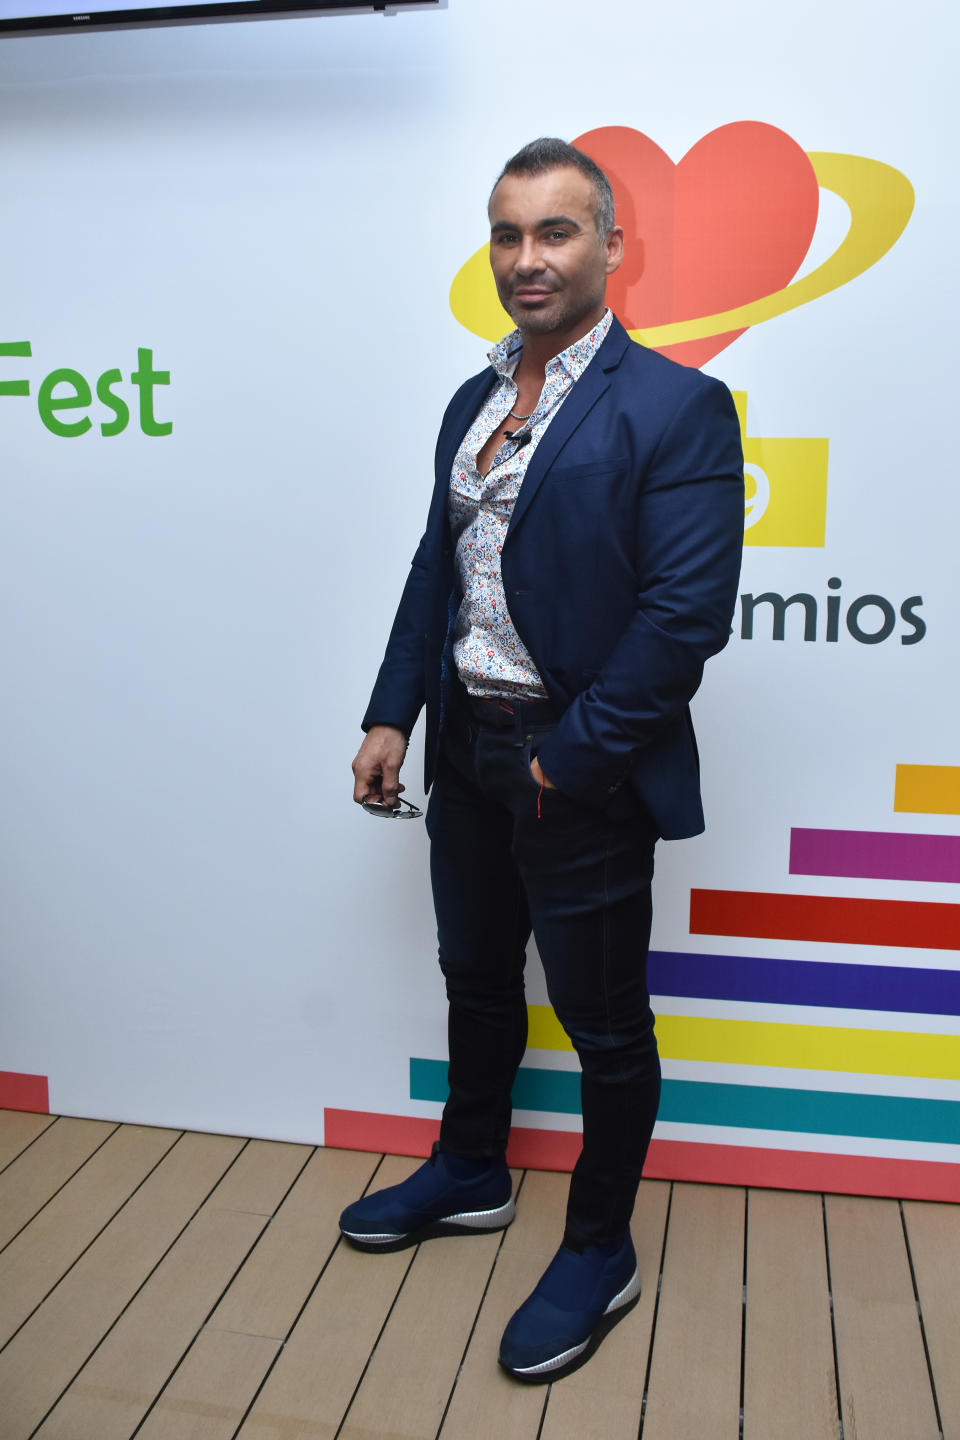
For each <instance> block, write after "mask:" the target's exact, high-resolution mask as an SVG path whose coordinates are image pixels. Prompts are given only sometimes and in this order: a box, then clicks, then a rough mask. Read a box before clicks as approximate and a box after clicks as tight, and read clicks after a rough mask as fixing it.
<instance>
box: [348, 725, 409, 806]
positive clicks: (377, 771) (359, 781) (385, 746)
mask: <svg viewBox="0 0 960 1440" xmlns="http://www.w3.org/2000/svg"><path fill="white" fill-rule="evenodd" d="M406 753H407V737H406V735H404V733H403V731H402V730H398V729H397V728H396V726H394V725H371V727H370V729H369V730H368V731H367V734H366V738H365V739H364V742H363V744H362V745H361V746H360V749H359V750H358V751H357V757H356V759H355V760H354V762H353V776H354V785H353V798H354V800H356V802H357V804H359V803H360V801H361V800H365V799H366V798H367V796H368V795H375V796H378V797H379V798H380V799H381V800H382V801H383V803H384V805H386V806H387V807H388V808H389V809H391V810H395V809H396V808H397V803H398V800H399V796H400V795H401V793H402V792H403V790H404V788H405V787H404V786H403V785H401V784H400V766H401V765H402V764H403V759H404V756H405V755H406Z"/></svg>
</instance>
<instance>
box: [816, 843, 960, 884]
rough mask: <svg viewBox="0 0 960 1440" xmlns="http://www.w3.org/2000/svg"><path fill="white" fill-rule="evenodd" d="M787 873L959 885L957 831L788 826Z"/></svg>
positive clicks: (959, 862)
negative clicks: (903, 831)
mask: <svg viewBox="0 0 960 1440" xmlns="http://www.w3.org/2000/svg"><path fill="white" fill-rule="evenodd" d="M790 874H791V875H842V876H845V877H856V878H858V879H862V880H939V881H947V882H950V883H954V884H956V883H960V835H900V834H897V833H895V832H889V831H883V830H797V829H794V830H791V831H790Z"/></svg>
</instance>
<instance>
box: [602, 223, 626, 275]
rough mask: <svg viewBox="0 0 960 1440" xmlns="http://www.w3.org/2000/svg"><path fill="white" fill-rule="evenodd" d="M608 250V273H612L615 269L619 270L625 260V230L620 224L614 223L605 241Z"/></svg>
mask: <svg viewBox="0 0 960 1440" xmlns="http://www.w3.org/2000/svg"><path fill="white" fill-rule="evenodd" d="M603 243H604V245H605V246H606V250H607V274H608V275H612V274H613V272H614V270H619V269H620V265H621V263H622V261H623V230H622V229H621V227H620V226H619V225H614V227H613V229H612V230H611V231H610V232H609V234H608V235H607V238H606V240H605V241H604V242H603Z"/></svg>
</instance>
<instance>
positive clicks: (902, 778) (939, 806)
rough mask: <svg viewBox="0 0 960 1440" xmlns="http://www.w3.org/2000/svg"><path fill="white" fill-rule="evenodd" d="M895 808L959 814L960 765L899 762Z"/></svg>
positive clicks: (894, 798) (921, 812)
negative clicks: (900, 763) (904, 763)
mask: <svg viewBox="0 0 960 1440" xmlns="http://www.w3.org/2000/svg"><path fill="white" fill-rule="evenodd" d="M893 808H894V810H905V811H909V812H911V813H912V814H917V815H960V765H898V766H897V781H896V786H895V787H894V795H893Z"/></svg>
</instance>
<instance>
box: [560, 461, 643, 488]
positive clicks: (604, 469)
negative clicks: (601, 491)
mask: <svg viewBox="0 0 960 1440" xmlns="http://www.w3.org/2000/svg"><path fill="white" fill-rule="evenodd" d="M629 467H630V458H629V456H627V455H623V456H618V457H617V458H616V459H614V460H594V461H587V462H586V463H585V464H583V465H554V466H553V468H552V469H551V470H550V471H549V472H548V474H547V481H548V483H549V484H551V485H569V484H572V483H573V482H574V481H576V480H581V481H588V480H592V479H595V480H598V481H609V480H611V479H612V478H614V477H615V476H618V475H624V476H625V475H626V474H627V472H628V470H629Z"/></svg>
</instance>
